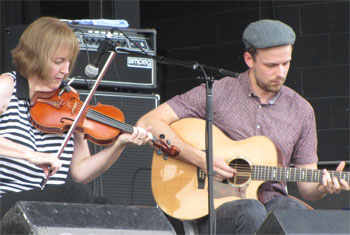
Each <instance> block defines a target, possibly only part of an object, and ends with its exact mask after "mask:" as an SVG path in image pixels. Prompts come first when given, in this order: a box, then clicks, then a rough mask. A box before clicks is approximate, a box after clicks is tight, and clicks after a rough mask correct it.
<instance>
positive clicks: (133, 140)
mask: <svg viewBox="0 0 350 235" xmlns="http://www.w3.org/2000/svg"><path fill="white" fill-rule="evenodd" d="M151 129H152V128H151V127H148V128H146V129H144V128H142V127H134V130H133V133H132V134H128V133H123V134H121V135H120V136H119V137H118V140H119V141H120V143H121V144H125V145H127V144H135V145H144V144H146V143H149V142H150V141H152V140H153V136H152V133H151V132H150V130H151Z"/></svg>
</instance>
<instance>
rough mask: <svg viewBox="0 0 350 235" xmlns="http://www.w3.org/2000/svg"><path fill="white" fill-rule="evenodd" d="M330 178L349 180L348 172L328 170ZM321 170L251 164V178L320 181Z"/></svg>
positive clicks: (349, 174)
mask: <svg viewBox="0 0 350 235" xmlns="http://www.w3.org/2000/svg"><path fill="white" fill-rule="evenodd" d="M328 172H329V174H330V176H331V178H333V177H337V178H338V180H339V179H343V180H345V181H347V182H348V183H350V182H349V179H350V172H338V171H328ZM322 177H323V170H317V169H303V168H291V167H287V168H286V167H274V166H260V165H253V166H252V179H253V180H264V181H290V182H311V183H321V182H322Z"/></svg>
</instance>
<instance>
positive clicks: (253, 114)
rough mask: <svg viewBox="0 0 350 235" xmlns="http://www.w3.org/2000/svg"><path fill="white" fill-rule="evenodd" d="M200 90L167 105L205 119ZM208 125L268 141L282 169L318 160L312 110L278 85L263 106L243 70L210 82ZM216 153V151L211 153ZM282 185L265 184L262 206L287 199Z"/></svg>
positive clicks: (238, 137)
mask: <svg viewBox="0 0 350 235" xmlns="http://www.w3.org/2000/svg"><path fill="white" fill-rule="evenodd" d="M205 96H206V95H205V86H204V85H201V86H198V87H195V88H193V89H192V90H190V91H188V92H186V93H185V94H182V95H178V96H175V97H173V98H172V99H171V100H169V101H168V102H167V103H168V104H169V105H170V107H171V108H172V109H173V110H174V111H175V113H176V114H177V115H178V117H179V118H180V119H182V118H186V117H196V118H201V119H205V112H206V111H205V108H206V97H205ZM212 101H213V124H214V125H215V126H217V127H218V128H219V129H221V130H222V131H223V132H224V133H225V134H226V135H227V136H228V137H230V138H231V139H233V140H236V141H239V140H243V139H246V138H249V137H252V136H257V135H263V136H266V137H268V138H269V139H271V140H272V141H273V142H274V144H275V145H276V147H277V148H278V150H279V151H280V152H281V154H282V156H283V166H289V165H290V164H291V163H294V164H311V163H315V162H317V160H318V158H317V135H316V121H315V114H314V111H313V108H312V106H311V105H310V104H309V103H308V102H307V101H306V100H305V99H304V98H303V97H301V96H300V95H299V94H297V93H296V92H295V91H293V90H292V89H290V88H288V87H286V86H282V88H281V89H280V91H279V92H278V93H277V95H276V96H275V97H274V98H273V99H272V100H271V101H270V102H269V103H268V104H262V103H261V101H260V98H259V97H258V96H256V95H255V94H254V92H253V90H252V88H251V85H250V81H249V77H248V71H246V72H244V73H241V74H240V75H239V77H238V78H237V79H236V78H232V77H225V78H222V79H221V80H219V81H215V82H214V84H213V97H212ZM214 155H215V153H214ZM285 188H286V183H285V182H268V183H264V184H263V187H262V188H261V191H260V192H259V199H260V200H261V201H263V202H265V203H266V202H267V201H269V200H271V199H272V198H273V197H275V196H278V195H287V192H286V190H285Z"/></svg>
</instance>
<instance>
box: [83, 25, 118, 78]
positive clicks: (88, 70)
mask: <svg viewBox="0 0 350 235" xmlns="http://www.w3.org/2000/svg"><path fill="white" fill-rule="evenodd" d="M112 36H113V33H112V32H111V30H110V31H108V33H107V35H106V37H105V39H104V40H103V41H102V43H100V45H99V46H98V48H97V55H96V57H95V59H94V61H93V62H92V64H88V65H87V66H86V67H85V75H86V76H88V77H89V78H94V77H96V76H97V75H98V70H99V69H98V66H99V64H100V62H101V59H102V56H103V55H104V53H105V52H106V51H108V50H110V49H111V48H112V45H111V38H112ZM113 49H114V48H113Z"/></svg>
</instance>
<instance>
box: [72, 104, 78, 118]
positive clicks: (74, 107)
mask: <svg viewBox="0 0 350 235" xmlns="http://www.w3.org/2000/svg"><path fill="white" fill-rule="evenodd" d="M76 108H77V102H74V105H73V108H72V115H73V114H74V111H75V109H76Z"/></svg>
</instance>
